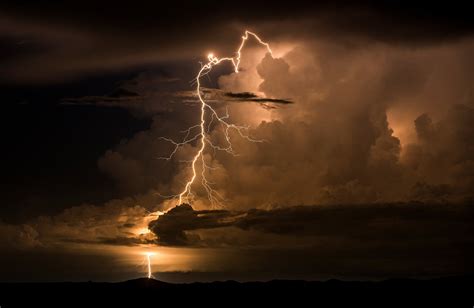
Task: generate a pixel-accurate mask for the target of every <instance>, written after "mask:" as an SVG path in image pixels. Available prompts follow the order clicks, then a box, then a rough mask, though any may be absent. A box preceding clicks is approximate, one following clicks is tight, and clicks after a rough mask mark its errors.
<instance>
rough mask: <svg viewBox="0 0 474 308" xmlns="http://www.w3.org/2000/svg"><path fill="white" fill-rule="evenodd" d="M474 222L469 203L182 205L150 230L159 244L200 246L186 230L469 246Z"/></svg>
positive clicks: (153, 223)
mask: <svg viewBox="0 0 474 308" xmlns="http://www.w3.org/2000/svg"><path fill="white" fill-rule="evenodd" d="M473 222H474V209H473V208H472V206H471V204H470V203H466V204H443V203H438V204H425V203H419V202H412V203H395V204H354V205H333V206H295V207H288V208H281V209H274V210H259V209H252V210H249V211H247V212H231V211H224V210H214V211H212V210H211V211H195V210H193V209H192V208H191V207H190V206H189V205H181V206H178V207H175V208H174V209H172V210H170V211H169V212H167V213H166V214H164V215H163V216H160V217H159V218H158V219H157V220H155V221H152V222H151V223H150V225H149V228H150V230H151V231H153V232H154V233H155V234H156V235H157V236H158V238H159V243H160V244H161V245H196V244H197V245H199V244H204V243H205V241H201V239H200V238H199V236H196V234H195V233H193V232H189V231H195V230H201V229H217V228H225V227H235V228H239V229H242V230H248V231H258V232H263V233H271V234H276V235H280V236H292V237H301V236H304V237H307V238H308V239H309V243H311V238H315V237H334V238H343V239H344V240H345V241H348V242H350V241H354V242H358V241H362V242H368V243H370V242H374V241H387V242H394V243H398V245H404V244H407V245H408V243H409V242H412V241H415V242H419V243H422V242H424V241H427V242H430V241H434V242H438V241H439V242H443V243H444V242H446V241H447V242H449V241H452V242H453V243H454V242H459V243H463V244H467V243H474V237H473V235H474V233H473V231H474V229H473ZM214 233H217V234H218V233H219V230H215V231H214ZM223 237H225V233H224V235H223ZM313 241H314V240H313ZM267 244H271V243H267Z"/></svg>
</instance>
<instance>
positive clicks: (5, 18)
mask: <svg viewBox="0 0 474 308" xmlns="http://www.w3.org/2000/svg"><path fill="white" fill-rule="evenodd" d="M1 11H2V15H1V23H0V35H1V36H2V37H6V38H7V39H5V40H3V41H2V43H3V45H5V48H3V49H4V50H10V51H9V52H8V57H5V58H4V63H2V75H1V78H2V80H3V81H8V82H11V81H17V82H18V81H22V82H25V81H27V82H53V81H54V82H57V81H61V80H63V79H64V78H74V77H77V76H80V75H84V74H91V73H97V72H100V71H110V70H112V71H113V70H118V69H122V68H127V67H135V66H140V65H147V64H151V63H162V62H163V61H168V60H171V59H183V58H193V59H195V58H196V57H198V58H201V57H200V56H201V55H202V54H203V52H205V51H206V50H207V49H209V48H212V49H217V50H219V52H220V53H221V54H231V53H232V52H233V48H234V46H235V45H236V44H237V43H238V37H239V35H240V33H241V32H242V31H243V29H245V28H247V27H249V28H250V29H253V30H255V31H257V30H258V31H259V33H262V35H264V37H266V38H269V39H271V40H282V41H284V40H288V39H290V40H294V39H306V40H307V39H314V38H316V37H317V38H325V39H327V38H331V39H332V40H337V39H340V38H346V37H349V38H351V37H352V38H356V39H359V40H360V39H362V41H366V40H376V41H384V42H388V43H396V44H409V45H413V44H415V45H420V44H426V43H433V42H439V41H445V40H451V39H457V38H460V37H464V36H469V35H471V34H472V32H473V29H474V26H473V21H472V18H471V16H470V14H469V13H468V12H469V10H467V9H465V7H463V6H462V5H460V4H458V5H454V4H451V5H450V6H447V5H444V4H443V5H441V4H436V3H432V2H422V3H417V4H414V3H412V2H408V1H406V2H403V1H402V2H400V1H397V2H389V1H386V2H385V1H382V2H380V1H379V2H375V1H374V2H371V1H365V2H361V3H358V4H353V3H350V2H345V3H344V2H343V3H340V2H338V3H337V5H336V4H332V3H330V2H328V3H324V2H323V3H321V2H314V3H304V2H303V3H298V2H297V3H295V2H292V3H291V4H285V5H276V4H271V5H268V4H265V5H264V4H258V3H255V2H239V3H238V4H235V3H220V4H219V5H216V4H215V3H210V2H209V3H208V2H202V1H201V2H197V3H195V4H189V3H188V4H186V5H185V6H183V5H180V6H173V5H172V4H171V3H167V4H162V3H160V4H158V3H150V2H146V3H133V4H131V3H128V4H127V5H117V4H116V3H103V2H101V3H97V2H93V3H87V2H84V1H65V2H61V3H54V4H46V3H41V4H39V3H30V4H28V5H25V4H23V5H22V4H3V5H2V7H1ZM196 25H198V26H196Z"/></svg>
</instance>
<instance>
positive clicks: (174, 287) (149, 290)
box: [0, 276, 474, 307]
mask: <svg viewBox="0 0 474 308" xmlns="http://www.w3.org/2000/svg"><path fill="white" fill-rule="evenodd" d="M0 290H1V291H0V305H1V307H18V306H24V305H26V304H27V303H30V302H31V303H34V305H36V306H38V305H41V306H43V304H45V305H47V306H51V305H59V306H64V307H68V306H71V305H73V306H74V305H76V304H77V305H81V306H83V307H84V306H85V307H89V306H95V305H96V304H98V303H107V304H112V303H119V304H124V303H127V302H129V301H132V302H133V303H134V305H132V306H131V307H135V306H136V305H137V304H139V303H140V304H141V303H145V302H146V303H149V304H151V305H149V306H155V304H156V305H157V304H158V303H160V305H161V304H162V303H164V302H165V301H170V302H171V303H175V304H177V303H183V302H191V303H193V302H194V303H195V304H196V305H200V304H205V305H206V306H209V305H211V306H212V305H214V304H215V305H221V306H222V305H224V306H227V304H236V303H240V304H248V305H250V306H251V304H253V303H255V302H262V303H265V304H269V303H282V301H288V302H289V303H292V304H293V305H295V304H298V303H300V304H303V303H313V304H318V305H319V306H321V304H323V303H326V304H330V306H334V305H337V306H339V305H345V306H347V305H355V304H364V305H365V306H377V307H388V306H396V307H411V306H416V307H433V306H444V307H457V306H460V307H473V304H474V276H463V277H447V278H438V279H431V280H415V279H390V280H385V281H379V282H374V281H340V280H328V281H302V280H272V281H268V282H245V283H240V282H236V281H223V282H211V283H199V282H196V283H189V284H173V283H166V282H162V281H159V280H155V279H148V278H139V279H133V280H128V281H124V282H118V283H104V282H63V283H0ZM153 303H154V304H153Z"/></svg>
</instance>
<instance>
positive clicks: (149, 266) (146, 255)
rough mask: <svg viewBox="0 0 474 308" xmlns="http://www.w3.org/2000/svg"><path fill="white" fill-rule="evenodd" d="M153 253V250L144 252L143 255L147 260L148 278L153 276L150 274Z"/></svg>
mask: <svg viewBox="0 0 474 308" xmlns="http://www.w3.org/2000/svg"><path fill="white" fill-rule="evenodd" d="M153 255H155V254H154V253H153V252H146V253H145V257H146V261H147V268H148V279H150V278H153V275H152V274H151V256H153Z"/></svg>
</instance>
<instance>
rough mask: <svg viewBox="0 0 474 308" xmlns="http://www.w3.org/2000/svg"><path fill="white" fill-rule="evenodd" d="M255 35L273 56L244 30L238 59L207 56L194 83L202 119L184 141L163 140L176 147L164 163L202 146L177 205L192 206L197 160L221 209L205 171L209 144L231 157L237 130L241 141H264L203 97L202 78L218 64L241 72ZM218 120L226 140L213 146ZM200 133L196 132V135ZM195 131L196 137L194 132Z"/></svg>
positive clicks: (212, 199) (213, 200)
mask: <svg viewBox="0 0 474 308" xmlns="http://www.w3.org/2000/svg"><path fill="white" fill-rule="evenodd" d="M250 36H252V37H254V38H255V39H256V40H257V42H258V43H259V44H261V45H263V46H264V47H265V48H266V49H267V51H268V53H270V55H271V56H272V57H273V52H272V50H271V48H270V45H269V44H268V43H266V42H264V41H263V40H262V39H260V37H259V36H258V35H257V34H255V33H254V32H251V31H247V30H246V31H245V33H244V35H243V36H242V41H241V43H240V46H239V48H238V49H237V52H236V56H235V57H225V58H218V57H216V56H215V55H214V54H213V53H209V54H208V56H207V59H208V62H207V63H206V64H204V65H202V66H201V69H200V70H199V72H198V74H197V76H196V78H195V81H196V96H197V97H198V98H199V102H200V103H201V117H200V123H199V124H197V125H194V126H191V127H189V128H188V129H187V130H185V131H184V132H185V133H186V135H185V137H184V139H183V141H181V142H176V141H174V140H172V139H169V138H165V137H161V139H162V140H165V141H168V142H170V143H171V144H173V145H174V149H173V151H172V152H171V153H170V155H169V156H167V157H160V158H161V159H165V160H170V159H171V158H172V157H173V156H174V154H176V152H177V151H178V149H179V148H180V147H182V146H184V145H186V144H190V143H191V142H194V141H198V144H199V150H198V152H197V153H196V155H194V157H193V159H192V160H191V161H190V162H191V169H192V176H191V177H190V179H189V180H188V181H187V182H186V185H185V186H184V188H183V190H182V191H181V192H180V193H179V194H177V195H173V196H170V197H171V198H176V199H177V201H178V205H180V204H182V203H183V202H184V201H186V202H187V203H191V201H192V199H193V193H192V191H191V188H192V185H193V183H194V181H195V180H196V177H197V169H196V165H197V163H198V161H201V166H202V170H201V179H202V180H201V184H202V186H203V187H204V189H205V190H206V192H207V196H208V199H209V201H210V203H211V206H215V205H218V206H222V201H223V200H224V198H223V197H222V196H221V195H220V194H219V192H217V191H216V190H214V189H213V188H212V186H211V185H212V183H211V182H210V181H209V180H208V179H207V178H206V170H212V167H211V166H209V165H207V164H206V161H205V158H204V155H203V154H204V151H205V149H206V145H208V146H210V147H211V148H212V149H214V150H217V151H224V152H227V153H229V154H231V155H234V156H235V155H236V153H235V152H234V149H233V147H232V142H231V138H230V135H229V133H230V131H232V130H233V131H235V132H237V133H238V134H239V135H240V136H241V137H242V138H244V139H246V140H248V141H250V142H262V141H263V140H257V139H253V138H252V137H250V136H249V133H248V130H249V127H248V126H241V125H235V124H232V123H230V122H228V119H229V113H228V112H227V111H226V113H225V114H224V115H222V116H221V115H219V114H218V113H217V112H216V110H215V109H214V108H212V106H210V105H209V104H208V103H206V101H205V100H204V99H203V97H202V94H201V77H203V76H205V75H207V74H208V73H209V72H210V71H211V70H212V68H213V67H214V66H216V65H219V64H220V63H222V62H230V63H232V65H233V67H234V71H235V73H238V72H239V67H240V60H241V56H242V54H241V52H242V49H243V48H244V46H245V43H246V42H247V40H248V39H249V37H250ZM207 112H209V115H210V119H209V120H206V115H207V114H206V113H207ZM214 120H215V121H217V123H218V124H219V125H220V126H221V127H222V129H223V133H224V137H225V145H218V144H214V143H213V142H212V140H211V139H210V137H209V135H208V133H209V130H210V126H211V124H212V123H213V121H214ZM196 130H197V132H196ZM193 131H194V132H195V133H194V135H193V134H192V132H193Z"/></svg>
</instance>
